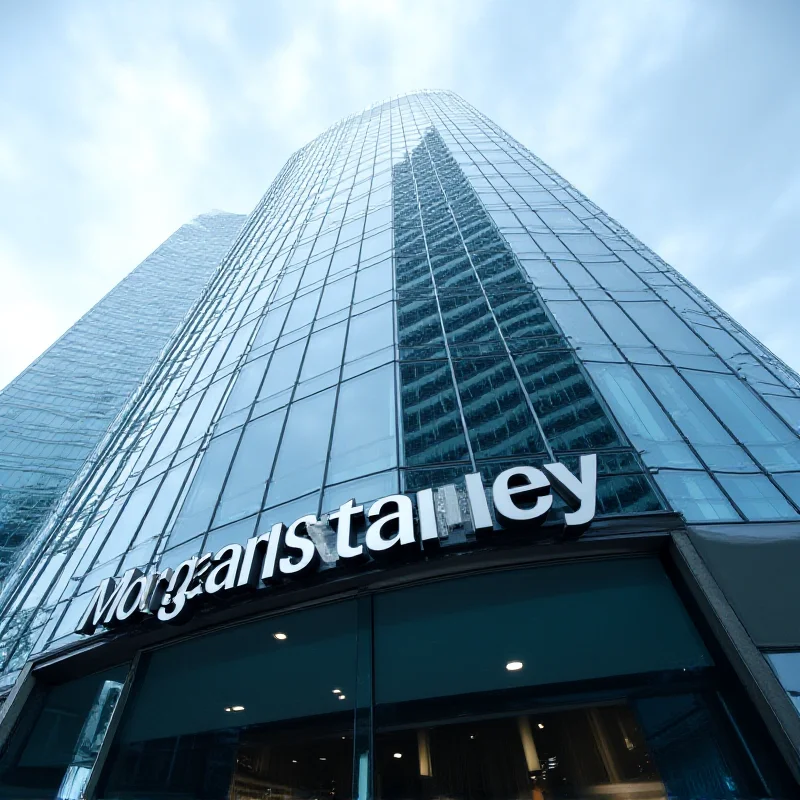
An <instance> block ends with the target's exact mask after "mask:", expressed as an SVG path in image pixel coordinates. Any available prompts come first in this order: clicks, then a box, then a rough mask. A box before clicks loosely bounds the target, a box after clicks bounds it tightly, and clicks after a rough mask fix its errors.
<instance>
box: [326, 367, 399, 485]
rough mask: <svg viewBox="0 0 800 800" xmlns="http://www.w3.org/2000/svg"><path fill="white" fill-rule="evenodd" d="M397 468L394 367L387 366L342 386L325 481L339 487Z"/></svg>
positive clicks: (346, 382)
mask: <svg viewBox="0 0 800 800" xmlns="http://www.w3.org/2000/svg"><path fill="white" fill-rule="evenodd" d="M396 464H397V430H396V420H395V389H394V367H393V366H392V365H389V366H386V367H381V368H380V369H377V370H373V371H372V372H368V373H366V374H365V375H361V376H360V377H358V378H353V379H352V380H349V381H345V382H344V383H343V384H342V385H341V387H340V389H339V401H338V403H337V405H336V422H335V427H334V432H333V440H332V443H331V455H330V462H329V465H328V477H327V480H328V482H329V483H338V482H339V481H346V480H350V479H351V478H354V477H357V476H359V475H366V474H369V473H370V472H378V471H379V470H383V469H387V468H388V467H393V466H396Z"/></svg>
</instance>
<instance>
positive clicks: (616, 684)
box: [0, 92, 800, 800]
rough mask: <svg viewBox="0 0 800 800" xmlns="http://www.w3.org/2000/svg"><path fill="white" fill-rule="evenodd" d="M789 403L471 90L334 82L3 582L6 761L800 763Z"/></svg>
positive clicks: (687, 787)
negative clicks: (341, 98) (322, 119)
mask: <svg viewBox="0 0 800 800" xmlns="http://www.w3.org/2000/svg"><path fill="white" fill-rule="evenodd" d="M798 424H800V379H798V376H797V375H796V374H795V373H794V372H793V371H792V370H790V369H789V368H788V367H787V366H786V365H784V364H783V363H781V362H780V361H779V360H778V359H777V358H775V357H774V356H773V355H772V354H771V353H770V352H769V351H768V350H766V349H765V348H764V347H763V346H762V345H761V344H760V343H758V342H757V341H756V340H755V339H753V338H752V337H751V336H750V335H749V334H747V332H746V331H744V330H743V329H741V327H740V326H738V325H737V324H736V323H735V322H734V321H733V320H731V319H730V318H729V317H728V316H727V315H726V314H725V313H724V312H723V311H722V310H721V309H719V308H718V307H717V306H715V305H714V304H713V303H712V302H711V301H710V300H709V299H708V298H707V297H705V296H704V295H702V294H701V293H700V292H699V291H698V290H697V289H695V288H694V287H693V286H691V285H690V284H689V283H688V282H687V281H686V280H685V279H684V278H683V277H682V276H680V275H679V274H678V273H677V272H676V271H675V270H673V269H672V268H671V267H669V266H668V265H667V264H665V263H664V262H663V261H661V259H659V258H658V257H657V256H656V255H655V254H654V253H652V251H650V250H649V249H647V248H646V247H645V246H644V245H643V244H641V243H640V242H639V241H638V240H636V239H635V238H634V237H633V236H632V235H631V234H630V233H628V232H627V231H626V230H625V229H624V228H622V227H621V226H620V225H619V224H618V223H617V222H615V221H614V220H612V219H611V218H609V217H608V216H607V215H605V214H604V213H603V212H602V211H601V210H600V209H599V208H597V207H596V206H595V205H593V204H592V203H591V202H590V201H589V200H587V199H586V198H585V197H584V196H583V195H582V194H580V192H578V191H577V190H576V189H575V188H574V187H572V186H571V185H570V184H569V183H568V182H567V181H565V180H564V179H563V178H561V177H560V176H559V175H557V174H556V173H555V172H554V171H553V170H552V169H550V168H549V167H548V166H547V165H545V164H544V163H542V162H541V161H540V160H539V159H538V158H536V157H535V156H534V155H532V154H531V153H530V152H529V151H528V150H526V149H525V148H524V147H523V146H522V145H520V144H519V143H518V142H516V141H515V140H514V139H512V138H511V137H510V136H509V135H508V134H506V133H505V132H504V131H502V130H501V129H500V128H498V127H497V126H496V125H495V124H494V123H492V122H491V121H490V120H488V119H487V118H486V117H484V116H483V115H481V114H480V113H479V112H478V111H477V110H475V109H474V108H472V107H471V106H469V105H468V104H467V103H466V102H465V101H463V100H462V99H461V98H459V97H458V96H456V95H454V94H452V93H448V92H424V93H417V94H412V95H408V96H404V97H400V98H397V99H394V100H391V101H388V102H385V103H381V104H378V105H376V106H374V107H372V108H370V109H368V110H367V111H365V112H363V113H361V114H356V115H354V116H352V117H348V118H347V119H345V120H343V121H342V122H340V123H339V124H337V125H335V126H333V127H332V128H330V129H329V130H328V131H326V132H325V133H323V134H322V135H321V136H319V137H318V138H317V139H315V140H314V141H313V142H311V143H310V144H308V145H307V146H305V147H304V148H302V149H301V150H299V151H298V152H297V153H295V154H294V155H293V156H292V157H291V158H290V159H289V161H288V162H287V164H286V165H285V166H284V168H283V169H282V171H281V172H280V174H279V175H278V177H277V178H276V180H275V181H274V182H273V184H272V185H271V186H270V188H269V190H268V192H267V194H266V195H265V196H264V198H263V199H262V201H261V202H260V204H259V206H258V207H257V208H256V209H255V211H254V212H253V213H252V214H251V215H250V216H249V217H248V219H247V222H246V224H245V226H244V228H243V229H242V231H241V233H240V235H239V236H238V238H237V240H236V242H235V244H234V246H233V247H232V249H231V250H230V252H229V253H228V254H227V256H226V257H225V259H224V261H223V263H222V265H221V268H220V269H219V270H218V272H217V273H216V274H215V276H214V278H213V280H212V281H211V282H210V284H209V286H208V288H207V290H206V292H205V293H204V295H203V298H202V301H201V302H200V303H199V304H198V305H197V306H196V307H195V308H194V309H193V311H192V313H191V314H190V315H189V317H187V318H186V320H185V321H184V324H183V325H182V326H181V328H180V329H179V331H178V332H177V334H176V335H175V336H174V337H173V339H172V340H171V342H170V345H169V347H168V349H167V350H166V351H165V352H164V353H163V355H162V357H161V359H160V360H159V362H158V364H157V367H156V368H155V369H154V370H153V371H151V373H150V374H149V375H148V378H147V380H146V381H145V382H144V383H143V384H142V387H141V390H140V393H139V395H138V396H137V399H136V402H135V403H133V404H132V405H131V406H130V407H129V409H128V412H127V414H126V416H125V418H124V419H122V420H120V421H119V423H118V425H117V426H115V428H114V430H113V435H111V436H110V437H109V439H108V441H107V442H106V443H105V445H104V447H103V448H102V449H101V450H100V451H99V452H98V454H97V458H96V462H95V463H94V464H93V465H92V468H91V470H90V471H89V472H88V474H87V476H86V478H85V480H83V481H82V482H81V483H80V485H76V486H75V488H74V490H73V491H72V492H70V494H69V496H68V500H67V501H65V503H64V505H63V508H62V509H61V510H60V513H59V514H58V515H57V518H56V519H54V521H53V524H52V525H51V526H50V528H49V529H48V535H47V537H46V539H43V540H42V542H41V543H40V544H39V545H38V546H37V548H35V549H34V550H33V551H31V552H30V553H29V558H28V560H27V562H26V564H25V565H24V569H20V570H19V571H18V574H17V575H16V576H15V581H14V583H13V586H11V587H10V588H8V590H7V591H6V592H5V594H4V596H3V602H4V604H5V605H4V608H5V611H4V613H3V628H2V631H0V643H1V644H2V648H3V653H4V661H3V664H2V675H3V677H2V678H1V679H0V680H1V681H2V685H3V687H4V688H5V689H6V690H8V691H9V696H8V699H7V701H6V705H5V716H4V718H3V720H2V722H0V736H3V737H4V741H5V749H4V751H3V755H2V758H0V796H8V797H12V796H13V797H19V796H25V797H37V798H38V797H42V798H44V797H54V796H58V797H63V798H78V797H92V798H94V797H97V798H101V797H102V798H123V797H137V798H164V797H176V798H177V797H181V798H187V797H192V798H212V797H213V798H217V797H230V798H235V799H236V800H255V799H256V798H259V799H260V798H266V797H267V796H269V797H274V796H275V795H278V796H281V797H287V798H288V797H302V798H309V799H310V798H318V797H321V796H322V795H323V794H324V795H325V796H328V797H342V798H351V797H358V798H359V799H360V800H367V798H371V797H373V796H374V797H376V798H386V799H387V800H389V799H390V798H391V800H394V798H398V800H399V798H405V797H410V796H425V797H428V796H430V797H443V796H447V797H459V798H461V797H463V798H473V797H486V798H495V797H496V798H506V797H514V798H516V797H520V798H521V797H530V796H531V795H532V796H533V797H534V798H535V799H538V798H551V797H552V798H556V797H558V798H573V797H585V796H589V795H591V796H597V797H614V798H622V797H626V798H627V797H648V798H649V797H652V798H656V797H658V798H666V797H668V796H669V797H681V798H684V797H685V798H690V797H700V796H702V797H725V798H734V797H784V796H794V795H795V794H797V784H798V778H799V777H800V758H799V757H798V756H799V755H800V717H799V716H798V715H797V713H796V711H795V709H794V707H793V705H792V701H791V699H790V696H789V695H788V694H787V693H786V691H785V690H784V688H783V687H782V686H781V683H780V680H779V676H780V678H782V679H783V680H784V683H785V684H786V686H787V687H788V688H789V689H790V690H792V686H791V685H790V682H791V679H790V678H789V677H787V676H788V675H790V673H791V668H792V666H793V665H794V663H795V662H794V651H797V650H800V634H799V633H798V630H797V625H796V623H795V622H794V621H793V620H792V619H790V617H791V614H783V615H782V616H781V615H780V614H779V615H778V618H776V615H775V614H774V613H770V611H771V610H773V609H781V607H783V608H784V610H786V608H785V606H786V604H787V603H792V602H795V601H796V600H797V598H796V597H793V595H792V592H793V591H794V589H793V582H792V581H791V580H790V579H789V578H788V577H787V578H786V579H785V580H784V579H783V578H782V579H781V580H776V579H775V576H776V573H775V569H776V568H777V567H778V566H781V565H782V566H783V568H784V569H785V570H789V569H790V566H789V565H791V563H792V561H793V559H794V563H796V557H797V551H796V545H797V542H798V533H797V529H798V527H799V526H797V520H798V508H800V438H799V437H798V433H797V431H798ZM748 569H749V572H748ZM736 570H739V572H738V573H737V571H736ZM743 573H744V574H746V580H745V582H746V583H747V584H748V586H749V594H748V591H742V586H741V583H742V581H741V580H739V577H738V576H739V575H741V574H743ZM754 595H755V596H754ZM770 661H771V662H772V664H773V666H771V665H770ZM781 662H782V663H781Z"/></svg>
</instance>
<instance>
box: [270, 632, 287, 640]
mask: <svg viewBox="0 0 800 800" xmlns="http://www.w3.org/2000/svg"><path fill="white" fill-rule="evenodd" d="M272 635H273V637H274V638H275V639H277V640H278V641H279V642H282V641H283V640H284V639H286V638H287V637H286V634H285V633H281V632H280V631H278V633H273V634H272Z"/></svg>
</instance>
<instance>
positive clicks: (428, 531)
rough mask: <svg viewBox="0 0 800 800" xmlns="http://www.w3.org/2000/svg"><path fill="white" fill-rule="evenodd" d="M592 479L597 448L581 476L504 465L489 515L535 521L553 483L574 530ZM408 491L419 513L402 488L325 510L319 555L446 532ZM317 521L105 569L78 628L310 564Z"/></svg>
mask: <svg viewBox="0 0 800 800" xmlns="http://www.w3.org/2000/svg"><path fill="white" fill-rule="evenodd" d="M464 487H465V493H466V506H467V510H468V514H469V517H470V519H471V524H472V529H473V531H474V532H475V533H476V534H478V535H481V534H485V533H489V532H491V531H492V530H493V529H494V523H493V521H492V516H491V513H490V509H489V501H488V499H487V497H486V492H485V490H484V487H483V481H482V479H481V474H480V473H479V472H475V473H472V474H470V475H465V476H464ZM596 488H597V456H595V455H587V456H581V459H580V475H579V476H578V477H576V476H575V475H573V474H572V473H571V472H570V471H569V470H568V469H567V468H566V467H565V466H564V465H563V464H560V463H556V464H545V465H544V466H543V467H542V468H541V469H535V468H534V467H529V466H521V467H513V468H511V469H507V470H505V472H502V473H500V475H498V476H497V478H496V480H495V481H494V484H493V486H492V502H493V504H494V510H495V515H496V518H497V520H498V521H499V522H500V523H501V524H502V525H503V526H504V527H506V528H519V527H520V526H522V527H525V528H533V527H536V526H538V525H540V524H541V523H542V522H544V521H545V519H546V518H547V515H548V513H549V511H550V509H551V507H552V505H553V494H552V491H553V490H555V492H556V493H557V494H558V495H559V496H560V497H561V498H562V499H563V500H564V501H565V502H566V504H567V505H568V506H569V507H570V509H571V511H568V512H567V513H565V515H564V526H565V528H566V530H567V531H569V532H570V533H571V534H572V535H573V536H576V535H580V533H582V532H583V531H584V530H585V529H586V528H587V527H588V525H589V524H590V523H591V521H592V519H593V518H594V515H595V500H596ZM443 490H449V491H450V493H451V497H452V499H453V500H454V501H455V506H456V508H457V507H458V504H457V498H456V497H455V487H453V486H446V487H443ZM443 490H442V489H440V490H438V492H439V493H441V492H442V491H443ZM415 499H416V514H415V510H414V503H412V500H411V498H410V497H409V496H407V495H402V494H393V495H389V496H388V497H382V498H380V499H379V500H376V501H375V502H374V503H373V504H372V505H371V506H370V507H369V509H367V510H365V508H364V506H361V505H356V501H355V500H348V501H347V502H346V503H344V504H343V505H342V506H340V507H339V510H338V511H336V512H335V513H333V514H330V515H329V517H328V519H327V524H328V525H330V527H331V529H332V530H333V531H335V541H336V552H335V553H333V554H330V553H324V554H323V555H326V556H327V557H326V558H325V560H326V561H328V562H329V563H330V562H334V563H336V564H337V565H339V564H347V563H351V564H355V563H359V562H368V561H370V560H371V559H374V560H376V561H379V560H386V559H393V558H394V559H398V558H400V559H402V558H405V557H407V555H408V556H410V555H411V554H412V553H414V552H420V550H421V548H420V546H419V545H420V543H430V544H436V543H437V542H438V541H439V539H440V538H445V537H446V536H447V535H448V533H447V530H446V527H447V526H446V524H445V525H444V526H443V525H442V522H441V515H440V514H439V513H437V502H436V498H435V496H434V490H433V489H423V490H422V491H419V492H417V493H416V496H415ZM445 500H447V495H446V494H445ZM451 506H452V503H451ZM456 513H457V512H456ZM320 524H321V523H320V520H318V519H317V518H316V517H315V516H314V515H307V516H304V517H300V519H297V520H295V521H294V522H293V523H292V524H291V525H289V527H288V528H287V527H286V526H285V525H284V524H283V523H281V522H278V523H276V524H275V525H273V526H272V528H271V530H270V531H268V532H267V533H263V534H261V535H260V536H253V537H252V538H251V539H248V540H247V542H246V543H245V544H244V545H241V544H228V545H225V546H224V547H222V548H221V549H220V550H219V551H218V552H216V553H206V554H205V555H201V556H193V557H192V558H189V559H186V561H182V562H181V563H180V564H178V565H177V566H176V567H174V568H171V567H170V568H167V569H164V570H162V571H161V572H155V573H152V574H150V575H145V574H143V573H142V572H141V570H139V569H130V570H128V571H127V572H126V573H125V574H124V575H123V576H122V578H120V579H119V582H117V580H115V579H114V578H106V579H105V580H104V581H103V582H102V583H101V584H100V586H99V587H98V588H97V590H96V591H95V593H94V596H93V597H92V600H91V602H90V603H89V607H88V608H87V609H86V611H85V613H84V614H83V617H82V619H81V621H80V622H79V623H78V627H77V628H76V629H75V632H76V633H84V634H91V633H93V632H94V631H95V629H96V628H97V627H98V626H103V627H105V628H112V627H115V626H118V625H122V624H123V623H127V624H130V623H133V622H135V621H138V620H141V619H143V618H146V617H155V618H156V619H158V620H160V621H161V622H171V623H180V622H185V621H186V620H187V619H188V618H189V616H190V615H191V614H192V611H193V610H194V608H195V607H196V606H197V605H198V602H199V598H201V596H203V595H206V596H208V599H211V598H220V599H222V598H223V597H226V596H230V595H231V594H232V593H234V592H237V591H243V590H246V589H256V588H258V586H259V585H260V584H266V585H269V584H275V583H280V582H283V581H286V580H288V579H292V578H300V577H303V576H305V575H308V574H310V573H313V572H315V571H316V569H317V568H318V566H319V563H320V558H321V554H320V547H319V545H318V544H317V543H315V541H314V540H312V537H311V535H310V534H311V532H312V531H313V530H315V529H316V528H318V527H319V526H320ZM443 527H444V528H445V530H443ZM364 529H366V534H365V535H364V536H363V537H359V536H358V533H359V531H364ZM317 538H319V537H317ZM358 538H363V544H357V543H356V541H357V539H358Z"/></svg>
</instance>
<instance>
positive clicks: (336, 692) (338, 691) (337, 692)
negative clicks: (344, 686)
mask: <svg viewBox="0 0 800 800" xmlns="http://www.w3.org/2000/svg"><path fill="white" fill-rule="evenodd" d="M333 693H334V694H341V693H342V690H341V689H334V690H333Z"/></svg>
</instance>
